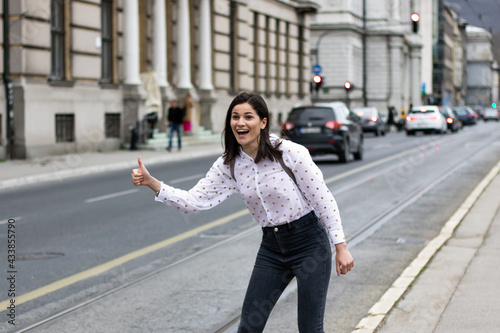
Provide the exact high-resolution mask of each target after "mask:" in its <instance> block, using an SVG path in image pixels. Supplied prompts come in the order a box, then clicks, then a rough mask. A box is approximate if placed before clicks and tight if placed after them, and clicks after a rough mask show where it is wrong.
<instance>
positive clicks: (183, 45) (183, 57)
mask: <svg viewBox="0 0 500 333" xmlns="http://www.w3.org/2000/svg"><path fill="white" fill-rule="evenodd" d="M177 4H178V6H179V9H178V10H179V12H178V15H177V17H178V20H177V28H178V35H177V88H178V89H191V88H192V87H193V85H192V83H191V39H190V36H191V34H190V27H191V24H190V20H189V0H178V1H177Z"/></svg>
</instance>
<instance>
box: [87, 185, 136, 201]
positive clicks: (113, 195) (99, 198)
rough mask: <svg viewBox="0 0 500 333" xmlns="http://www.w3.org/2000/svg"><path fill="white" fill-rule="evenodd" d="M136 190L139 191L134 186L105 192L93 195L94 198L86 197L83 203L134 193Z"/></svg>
mask: <svg viewBox="0 0 500 333" xmlns="http://www.w3.org/2000/svg"><path fill="white" fill-rule="evenodd" d="M137 191H139V190H138V189H136V188H133V189H131V190H127V191H122V192H116V193H111V194H106V195H102V196H100V197H95V198H90V199H87V200H85V203H91V202H96V201H101V200H106V199H111V198H116V197H120V196H122V195H127V194H130V193H135V192H137Z"/></svg>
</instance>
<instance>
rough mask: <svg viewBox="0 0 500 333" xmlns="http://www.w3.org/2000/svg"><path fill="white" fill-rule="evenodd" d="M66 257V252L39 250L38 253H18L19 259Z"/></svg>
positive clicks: (17, 257)
mask: <svg viewBox="0 0 500 333" xmlns="http://www.w3.org/2000/svg"><path fill="white" fill-rule="evenodd" d="M61 257H64V253H57V252H37V253H20V254H17V255H16V259H17V260H44V259H54V258H61Z"/></svg>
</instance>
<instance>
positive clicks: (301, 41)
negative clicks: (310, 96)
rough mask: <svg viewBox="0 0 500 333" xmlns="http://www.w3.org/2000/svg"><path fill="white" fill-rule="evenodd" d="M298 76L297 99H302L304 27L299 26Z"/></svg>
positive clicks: (303, 92)
mask: <svg viewBox="0 0 500 333" xmlns="http://www.w3.org/2000/svg"><path fill="white" fill-rule="evenodd" d="M298 38H299V41H298V42H299V52H298V53H299V54H298V56H299V64H298V66H299V75H298V81H299V82H298V83H299V91H298V93H299V97H300V98H303V97H304V96H305V91H304V60H305V59H304V54H305V49H304V27H303V26H301V25H300V26H299V36H298Z"/></svg>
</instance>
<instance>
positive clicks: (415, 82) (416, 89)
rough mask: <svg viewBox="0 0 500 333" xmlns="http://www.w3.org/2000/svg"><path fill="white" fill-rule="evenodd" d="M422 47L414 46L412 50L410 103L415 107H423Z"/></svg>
mask: <svg viewBox="0 0 500 333" xmlns="http://www.w3.org/2000/svg"><path fill="white" fill-rule="evenodd" d="M421 48H422V46H421V45H416V46H412V47H411V48H410V71H411V72H410V103H411V104H413V105H421V104H422V97H421V95H422V94H421V84H422V75H421V71H420V68H421V63H422V62H421V60H422V56H421Z"/></svg>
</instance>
